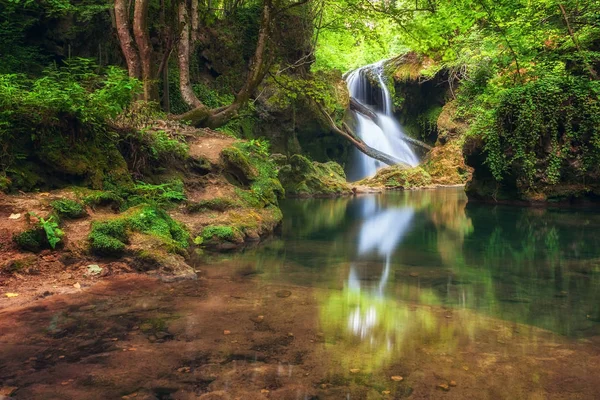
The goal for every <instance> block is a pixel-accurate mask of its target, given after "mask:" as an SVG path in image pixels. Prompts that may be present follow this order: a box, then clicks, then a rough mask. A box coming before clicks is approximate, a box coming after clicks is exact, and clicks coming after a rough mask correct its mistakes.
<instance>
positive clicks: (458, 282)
mask: <svg viewBox="0 0 600 400" xmlns="http://www.w3.org/2000/svg"><path fill="white" fill-rule="evenodd" d="M465 205H466V199H465V197H464V194H462V193H461V192H460V191H459V190H441V191H438V190H436V191H417V192H397V193H388V194H385V195H378V196H362V197H361V196H359V197H356V198H342V199H322V200H301V201H295V202H289V203H285V204H284V213H285V218H286V221H285V222H284V235H283V240H281V241H279V242H275V243H276V244H277V245H276V246H275V245H274V243H272V244H270V245H266V246H261V247H259V248H256V249H254V250H252V251H251V252H246V253H245V254H243V255H237V256H235V257H239V258H240V259H241V260H244V262H248V261H249V260H255V264H254V265H255V266H256V268H257V269H260V270H261V272H263V274H262V275H261V276H262V277H264V279H267V280H271V279H277V280H280V281H281V280H288V281H291V282H294V283H301V284H310V285H316V286H329V287H336V288H342V287H344V288H345V289H344V290H347V291H348V293H347V294H348V295H349V294H352V295H360V296H364V297H365V298H370V299H372V301H373V302H379V301H382V302H385V301H387V300H386V296H390V295H393V296H394V297H395V298H396V299H403V300H406V301H417V302H420V303H421V304H429V305H441V304H443V305H446V306H452V307H455V308H463V307H464V308H470V309H474V310H477V311H478V312H480V313H483V314H487V315H492V316H496V317H500V318H502V319H505V320H511V321H517V322H522V323H526V324H532V325H536V326H540V327H544V328H547V329H550V330H553V331H555V332H560V333H565V334H569V335H589V334H591V332H594V329H596V328H594V326H596V327H597V326H598V323H597V322H595V321H599V322H600V235H599V234H598V232H600V215H599V214H597V213H591V212H585V211H573V210H569V211H553V210H541V209H526V208H518V207H500V206H496V207H494V206H489V205H471V204H469V205H468V206H467V207H466V208H465ZM409 216H410V217H409ZM409 265H410V267H409ZM411 271H417V272H419V277H418V279H415V278H409V277H408V274H409V272H411ZM402 277H406V278H409V279H403V278H402ZM384 287H385V290H383V288H384ZM415 288H418V289H419V290H418V291H417V290H415ZM392 293H393V294H392ZM424 293H428V294H427V295H424ZM340 301H341V300H340ZM367 303H368V302H367ZM367 303H356V304H355V305H354V306H355V307H356V306H358V307H357V308H355V310H354V311H353V312H354V314H350V313H348V315H347V316H346V317H347V320H345V321H344V322H343V327H344V329H348V328H349V327H351V326H354V325H356V326H357V328H356V329H355V332H357V333H358V336H360V335H361V334H362V333H361V332H363V331H364V329H363V328H362V326H367V325H370V326H374V325H373V324H378V323H379V322H378V320H377V321H374V319H373V315H374V314H373V312H372V311H370V310H372V308H371V307H370V306H369V308H364V307H367ZM361 304H362V305H361ZM369 313H370V314H369ZM377 315H380V314H379V313H377ZM588 315H589V316H590V317H588ZM378 318H379V317H378ZM351 321H355V322H351ZM352 329H353V328H352ZM352 329H350V331H349V332H352ZM369 329H371V328H369ZM589 329H591V330H589ZM596 332H597V331H596Z"/></svg>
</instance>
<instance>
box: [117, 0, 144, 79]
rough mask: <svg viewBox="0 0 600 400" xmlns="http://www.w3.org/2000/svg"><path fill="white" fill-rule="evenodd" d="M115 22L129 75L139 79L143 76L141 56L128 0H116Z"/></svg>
mask: <svg viewBox="0 0 600 400" xmlns="http://www.w3.org/2000/svg"><path fill="white" fill-rule="evenodd" d="M115 24H116V27H117V36H118V37H119V43H120V44H121V50H122V51H123V57H125V62H126V63H127V71H128V72H129V76H130V77H132V78H138V79H139V78H140V77H141V74H140V72H141V66H140V57H139V56H138V53H137V49H136V48H135V44H134V43H133V38H132V37H131V30H130V26H129V10H128V7H127V0H115Z"/></svg>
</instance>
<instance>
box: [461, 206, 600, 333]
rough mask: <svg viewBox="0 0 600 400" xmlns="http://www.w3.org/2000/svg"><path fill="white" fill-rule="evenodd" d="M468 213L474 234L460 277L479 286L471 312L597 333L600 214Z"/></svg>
mask: <svg viewBox="0 0 600 400" xmlns="http://www.w3.org/2000/svg"><path fill="white" fill-rule="evenodd" d="M467 215H468V216H469V217H471V219H472V220H473V225H474V234H473V236H474V237H473V238H472V240H469V242H468V244H467V245H466V246H465V247H464V250H463V254H464V257H465V259H466V262H465V263H462V264H459V265H460V266H461V267H460V268H459V270H458V277H459V279H468V280H472V281H474V282H479V285H470V287H468V286H467V288H466V290H467V291H468V292H469V293H468V296H467V298H468V299H470V300H469V301H467V304H466V306H467V307H473V308H478V309H485V310H487V312H489V313H490V314H492V315H497V316H501V317H502V318H504V319H510V320H514V321H517V322H522V323H528V324H533V325H537V326H540V327H543V328H546V329H550V330H552V331H555V332H560V333H563V334H568V335H585V334H586V331H587V330H589V329H593V328H596V329H597V325H596V326H594V325H595V323H594V321H592V320H593V319H595V318H598V316H600V314H599V313H600V306H599V305H600V275H598V272H600V268H599V269H598V270H596V271H594V270H593V267H592V268H587V267H586V266H590V265H596V266H600V247H598V245H600V243H599V242H600V237H599V236H598V234H597V233H598V230H599V229H600V218H599V216H598V215H594V214H591V213H581V212H575V211H571V212H564V211H562V212H557V211H552V210H547V209H524V208H514V207H489V206H479V205H477V206H469V207H468V209H467ZM594 260H596V261H594ZM586 269H587V270H586ZM582 272H583V273H582ZM464 286H466V285H464ZM463 289H464V288H463ZM449 300H450V301H452V299H449ZM454 300H455V301H456V302H457V301H458V300H457V299H454ZM588 315H589V316H590V317H588ZM595 316H596V317H595Z"/></svg>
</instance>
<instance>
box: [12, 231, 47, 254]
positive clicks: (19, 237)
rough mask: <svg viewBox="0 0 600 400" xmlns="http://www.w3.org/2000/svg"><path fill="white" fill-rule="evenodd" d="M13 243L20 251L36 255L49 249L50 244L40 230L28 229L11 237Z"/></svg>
mask: <svg viewBox="0 0 600 400" xmlns="http://www.w3.org/2000/svg"><path fill="white" fill-rule="evenodd" d="M13 241H14V242H15V243H16V244H17V246H19V248H20V249H22V250H26V251H31V252H34V253H37V252H39V251H41V250H43V249H49V248H50V243H48V239H47V238H46V233H45V232H44V230H43V229H42V228H35V229H28V230H26V231H23V232H21V233H19V234H16V235H14V236H13Z"/></svg>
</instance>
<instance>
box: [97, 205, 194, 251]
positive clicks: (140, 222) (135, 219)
mask: <svg viewBox="0 0 600 400" xmlns="http://www.w3.org/2000/svg"><path fill="white" fill-rule="evenodd" d="M133 232H140V233H144V234H147V235H151V236H153V237H156V238H158V239H160V241H161V243H163V244H164V245H166V247H167V248H168V249H169V250H170V251H174V252H178V251H183V250H184V249H185V248H187V247H188V244H189V243H188V242H189V233H188V232H187V230H185V228H184V227H183V226H182V225H181V224H179V223H178V222H176V221H175V220H173V219H172V218H171V217H170V216H169V215H168V214H167V213H166V212H165V211H163V210H161V209H159V208H156V207H154V206H148V205H144V206H139V207H135V208H132V209H130V210H128V211H127V212H126V213H124V214H123V215H121V216H120V217H117V218H114V219H111V220H108V221H99V222H95V223H94V224H92V231H91V232H90V235H89V237H88V238H89V240H90V247H91V250H92V252H94V253H96V254H99V255H109V256H119V255H121V254H122V253H123V252H124V250H125V247H126V244H128V243H129V235H130V234H131V233H133Z"/></svg>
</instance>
